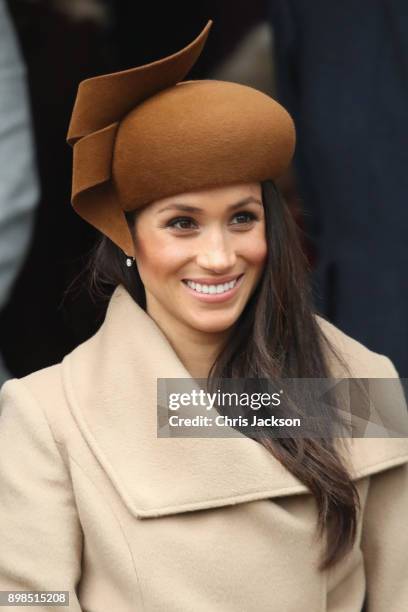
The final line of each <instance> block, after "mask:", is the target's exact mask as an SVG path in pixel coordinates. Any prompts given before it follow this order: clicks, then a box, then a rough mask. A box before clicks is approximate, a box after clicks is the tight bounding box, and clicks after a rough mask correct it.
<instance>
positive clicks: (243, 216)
mask: <svg viewBox="0 0 408 612" xmlns="http://www.w3.org/2000/svg"><path fill="white" fill-rule="evenodd" d="M256 218H257V217H256V216H255V215H254V214H253V213H251V212H240V213H237V214H236V215H234V217H233V219H237V221H236V222H234V221H233V222H232V224H233V225H236V224H238V225H242V224H243V223H250V222H251V221H254V220H255V219H256Z"/></svg>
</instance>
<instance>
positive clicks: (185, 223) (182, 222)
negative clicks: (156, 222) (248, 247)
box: [164, 211, 259, 231]
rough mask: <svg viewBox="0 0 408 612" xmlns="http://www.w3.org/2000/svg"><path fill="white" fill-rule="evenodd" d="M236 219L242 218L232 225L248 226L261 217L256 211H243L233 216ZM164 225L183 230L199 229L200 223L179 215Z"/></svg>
mask: <svg viewBox="0 0 408 612" xmlns="http://www.w3.org/2000/svg"><path fill="white" fill-rule="evenodd" d="M235 219H241V220H240V221H238V222H232V223H231V225H243V226H248V225H251V224H252V223H253V221H258V220H259V217H258V216H257V215H255V213H253V212H250V211H243V212H239V213H235V215H234V216H233V217H232V220H235ZM164 227H170V228H173V229H176V230H181V231H183V230H192V229H197V227H198V224H197V222H196V221H195V219H193V218H192V217H186V216H178V217H173V218H172V219H170V220H169V221H167V223H166V224H165V225H164Z"/></svg>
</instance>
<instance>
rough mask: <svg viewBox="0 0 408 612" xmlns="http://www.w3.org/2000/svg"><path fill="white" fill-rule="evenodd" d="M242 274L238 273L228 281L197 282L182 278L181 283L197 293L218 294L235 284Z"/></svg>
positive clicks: (230, 288)
mask: <svg viewBox="0 0 408 612" xmlns="http://www.w3.org/2000/svg"><path fill="white" fill-rule="evenodd" d="M242 276H243V274H239V275H238V276H237V277H236V278H234V279H233V280H231V281H229V282H228V283H214V284H207V283H198V282H195V281H191V280H187V279H183V283H184V284H185V285H187V287H190V289H193V290H194V291H196V292H197V293H203V294H210V295H218V294H222V293H226V292H227V291H231V290H232V289H233V288H234V287H235V285H236V284H237V283H238V281H239V280H240V278H241V277H242Z"/></svg>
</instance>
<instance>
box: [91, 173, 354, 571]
mask: <svg viewBox="0 0 408 612" xmlns="http://www.w3.org/2000/svg"><path fill="white" fill-rule="evenodd" d="M262 199H263V204H264V210H265V232H266V240H267V244H268V254H267V262H266V265H265V268H264V272H263V276H262V278H261V279H260V281H259V284H258V286H257V288H256V290H255V292H254V293H253V295H252V296H251V298H250V300H249V301H248V303H247V305H246V307H245V309H244V311H243V312H242V314H241V316H240V317H239V320H238V321H237V322H236V323H235V325H234V333H232V334H231V335H230V337H229V338H230V339H229V341H228V343H227V344H226V346H225V347H224V348H223V350H222V351H221V353H220V354H219V355H218V357H217V359H216V361H215V362H214V364H213V366H212V368H211V371H210V374H209V384H211V382H212V381H214V380H221V379H223V378H225V379H227V378H228V379H231V378H242V379H244V378H248V377H251V378H259V379H273V380H278V379H289V378H290V379H292V378H293V379H295V378H296V379H316V378H329V377H330V376H331V373H330V369H329V365H328V363H329V357H331V358H333V359H338V360H340V362H341V356H339V355H338V354H336V351H335V348H334V347H333V346H331V345H330V343H329V341H328V339H327V338H326V336H325V335H324V333H323V332H322V330H321V327H320V325H319V323H318V321H317V319H316V316H315V312H314V308H313V301H312V296H311V285H310V279H309V270H308V265H307V261H306V258H305V256H304V253H303V250H302V247H301V242H300V238H299V231H298V228H297V226H296V224H295V222H294V220H293V217H292V215H291V213H290V211H289V209H288V207H287V206H286V204H285V203H284V201H283V199H282V197H281V195H280V193H279V191H278V189H277V188H276V186H275V184H274V183H273V181H264V182H262ZM136 217H137V214H136V213H127V214H126V218H127V221H128V223H129V227H131V228H134V226H135V220H136ZM90 271H91V289H92V292H93V294H94V295H99V296H100V295H106V294H109V293H111V291H112V288H114V287H116V286H117V285H119V284H121V285H123V286H124V287H125V288H126V290H127V291H128V292H129V294H130V295H131V296H132V297H133V299H134V300H135V301H136V302H137V303H138V304H139V306H141V307H142V308H143V309H146V298H145V291H144V286H143V283H142V281H141V279H140V276H139V274H138V272H137V268H135V266H132V267H131V268H128V267H126V265H125V256H124V254H123V252H122V251H121V250H120V249H119V247H117V246H116V245H115V244H114V243H113V242H111V241H110V240H109V239H108V238H106V237H103V238H102V239H101V242H100V243H99V244H98V246H97V248H96V250H95V252H94V254H93V256H92V259H91V262H90ZM343 366H344V367H345V368H346V369H347V366H346V364H344V363H343ZM306 410H307V407H306ZM305 416H307V414H306V415H305ZM257 441H258V442H260V443H261V444H262V445H263V446H264V447H265V448H266V449H267V450H268V451H269V452H270V453H272V455H273V456H274V457H275V458H276V459H278V460H279V461H280V462H281V463H282V464H283V466H284V467H286V468H287V469H288V470H289V471H290V472H291V473H292V474H294V476H296V477H297V478H298V479H299V480H300V481H301V482H302V483H303V484H304V485H306V486H307V487H308V489H309V490H310V491H311V493H312V494H313V496H314V498H315V500H316V503H317V509H318V524H317V527H318V535H319V537H321V536H323V534H324V533H326V538H327V539H326V551H325V555H324V557H323V559H322V562H321V564H320V569H321V570H324V569H327V568H329V567H331V566H333V565H334V564H335V563H337V562H338V561H339V560H340V559H341V558H342V557H343V556H344V555H345V554H346V553H347V552H348V551H349V550H350V549H351V547H352V545H353V543H354V540H355V537H356V528H357V512H358V510H359V508H360V504H359V496H358V491H357V489H356V487H355V484H354V482H353V480H352V479H351V477H350V475H349V473H348V470H347V467H346V465H345V463H344V459H343V457H342V456H341V454H340V452H339V449H338V448H337V447H336V444H335V437H334V435H327V431H326V432H325V435H324V436H322V437H313V438H301V437H297V436H296V437H290V436H286V437H278V438H277V437H276V436H273V437H272V436H268V434H267V433H266V434H265V430H264V432H263V434H262V435H261V436H259V438H258V439H257Z"/></svg>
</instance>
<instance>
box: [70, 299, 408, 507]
mask: <svg viewBox="0 0 408 612" xmlns="http://www.w3.org/2000/svg"><path fill="white" fill-rule="evenodd" d="M62 377H63V384H64V391H65V395H66V397H67V400H68V404H69V407H70V410H71V412H72V414H73V416H74V418H75V421H76V423H77V426H78V428H79V429H80V431H81V433H82V435H83V437H84V438H85V440H86V442H87V443H88V445H89V447H90V448H91V450H92V452H93V453H94V455H95V457H96V458H97V460H98V461H99V463H100V465H101V467H102V468H103V469H104V471H105V472H106V474H107V475H108V477H109V478H110V480H111V482H112V485H113V486H114V487H115V489H116V491H117V492H118V494H119V495H120V497H121V499H122V501H123V502H124V504H125V505H126V506H127V508H128V509H129V511H130V512H131V513H132V514H133V515H134V516H136V517H138V518H147V517H155V516H163V515H167V514H175V513H178V512H185V511H192V510H200V509H206V508H215V507H220V506H225V505H229V504H236V503H243V502H249V501H254V500H258V499H266V498H274V497H279V496H286V495H294V494H302V493H308V489H307V488H306V487H305V485H304V484H302V483H301V482H300V481H299V480H298V479H297V478H296V477H295V476H293V475H292V474H291V473H290V472H289V471H288V470H286V468H284V467H283V466H282V465H281V464H280V463H279V461H277V460H276V459H275V458H274V457H273V456H272V455H271V454H270V453H269V452H268V451H267V450H266V449H265V448H264V447H263V446H261V445H260V444H258V443H257V442H255V441H253V440H251V439H249V438H246V437H244V436H241V437H238V438H216V439H215V438H205V439H204V438H158V437H157V378H190V374H189V373H188V372H187V370H186V369H185V367H184V366H183V364H182V363H181V361H180V359H179V358H178V357H177V355H176V353H175V351H174V350H173V348H172V347H171V345H170V343H169V342H168V340H167V338H166V337H165V336H164V334H163V333H162V332H161V330H160V329H159V327H158V326H157V325H156V323H155V322H154V321H153V320H152V319H151V318H150V317H149V316H148V315H147V314H146V312H145V311H144V310H143V309H141V308H140V307H139V306H138V305H137V304H136V303H135V302H134V301H133V299H132V298H131V297H130V296H129V294H128V293H127V292H126V290H125V289H124V288H123V287H118V288H117V289H116V290H115V292H114V294H113V296H112V298H111V301H110V304H109V307H108V311H107V314H106V318H105V321H104V323H103V324H102V326H101V328H100V329H99V331H98V332H97V333H96V334H95V335H94V336H93V337H92V338H90V339H89V340H88V341H86V342H85V343H84V344H82V345H80V346H79V347H78V348H77V349H75V350H74V351H73V352H72V353H71V354H70V355H68V356H67V357H66V358H65V359H64V361H63V363H62ZM351 459H352V461H351V469H352V474H353V476H354V477H361V476H364V475H368V474H371V473H374V472H377V471H380V470H382V469H386V468H387V467H391V466H393V465H398V464H400V463H404V462H406V461H408V451H407V443H406V440H399V439H388V440H387V439H379V438H377V439H371V440H370V439H365V440H361V439H360V440H358V439H356V440H354V441H353V442H352V451H351Z"/></svg>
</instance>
